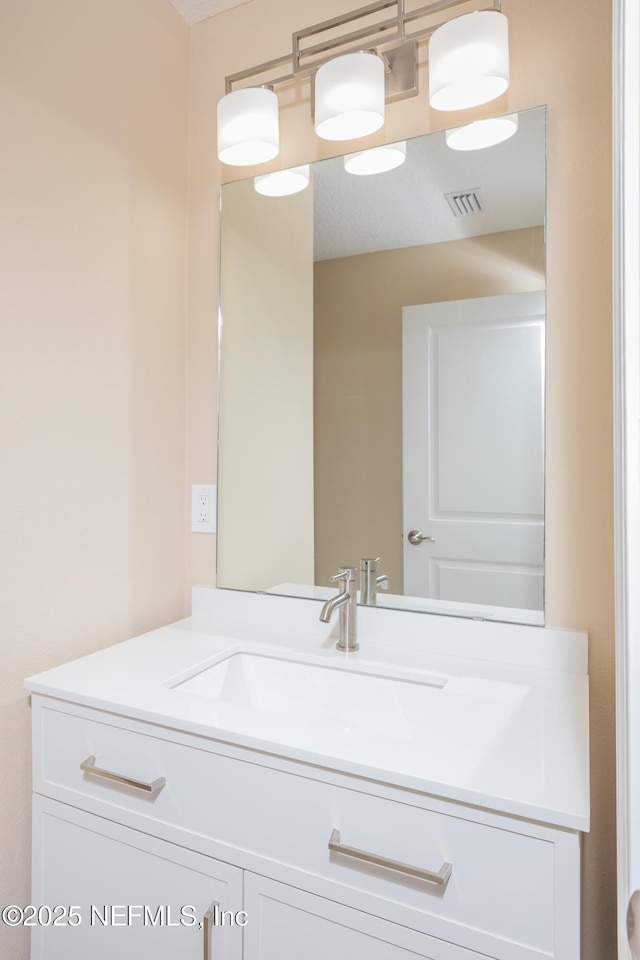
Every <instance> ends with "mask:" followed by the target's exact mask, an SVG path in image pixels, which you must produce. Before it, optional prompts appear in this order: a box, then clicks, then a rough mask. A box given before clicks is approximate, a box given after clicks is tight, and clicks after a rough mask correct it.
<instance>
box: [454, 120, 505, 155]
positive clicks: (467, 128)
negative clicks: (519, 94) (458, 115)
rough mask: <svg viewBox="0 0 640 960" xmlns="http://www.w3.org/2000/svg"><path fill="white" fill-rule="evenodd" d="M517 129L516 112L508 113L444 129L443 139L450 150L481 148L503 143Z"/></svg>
mask: <svg viewBox="0 0 640 960" xmlns="http://www.w3.org/2000/svg"><path fill="white" fill-rule="evenodd" d="M517 129H518V114H517V113H510V114H509V115H508V116H506V117H491V118H489V119H488V120H474V121H473V123H465V124H464V126H462V127H454V128H453V130H446V131H445V140H446V144H447V146H448V147H450V148H451V149H452V150H483V149H484V148H485V147H493V146H495V145H496V144H497V143H504V141H505V140H508V139H509V137H512V136H513V135H514V133H515V132H516V131H517Z"/></svg>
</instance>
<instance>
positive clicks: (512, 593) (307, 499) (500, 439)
mask: <svg viewBox="0 0 640 960" xmlns="http://www.w3.org/2000/svg"><path fill="white" fill-rule="evenodd" d="M545 130H546V127H545V108H544V107H538V108H535V109H531V110H527V111H524V112H521V113H520V114H519V115H518V128H517V131H516V133H515V134H514V135H513V136H512V137H511V138H510V139H508V140H506V141H504V142H502V143H499V144H496V145H494V146H491V147H486V148H483V149H475V150H454V149H451V147H450V146H448V144H447V138H446V135H445V132H444V131H439V132H437V133H430V134H426V135H425V136H421V137H416V138H414V139H412V140H408V141H407V142H406V159H405V160H404V162H403V163H402V164H401V165H400V166H398V167H397V168H396V169H392V170H388V171H386V172H384V173H377V174H373V175H354V174H351V173H349V172H347V170H346V168H345V160H344V158H343V157H336V158H332V159H329V160H322V161H319V162H317V163H314V164H311V168H310V180H309V184H308V186H307V187H306V188H305V189H304V190H302V191H300V192H298V193H296V194H293V195H287V196H264V195H262V194H260V193H258V192H257V191H256V189H255V183H254V179H253V178H251V179H248V180H241V181H236V182H234V183H229V184H226V185H225V186H223V188H222V226H221V234H222V236H221V295H220V299H221V303H220V324H221V331H220V346H221V349H220V371H219V373H220V381H219V474H218V541H217V542H218V557H217V571H218V572H217V584H218V586H219V587H228V588H233V589H241V590H252V591H255V590H259V591H270V592H274V593H279V594H283V595H286V596H303V597H311V598H317V599H318V600H322V599H326V597H328V596H331V595H332V594H333V593H334V592H336V588H335V587H334V586H332V584H331V581H330V578H331V576H332V575H333V574H335V573H336V572H337V571H338V568H339V567H340V566H353V567H358V568H359V569H363V570H364V571H365V573H363V574H361V583H360V599H361V601H362V602H369V603H377V605H378V606H385V607H392V608H399V609H411V610H424V611H425V612H432V613H433V612H436V613H444V614H451V615H454V616H471V617H484V618H487V619H489V618H492V619H496V620H507V621H514V622H524V623H534V624H542V623H543V622H544V613H543V610H544V358H545V349H544V343H545V189H546V183H545V155H546V149H545V139H546V135H545ZM364 561H369V563H364Z"/></svg>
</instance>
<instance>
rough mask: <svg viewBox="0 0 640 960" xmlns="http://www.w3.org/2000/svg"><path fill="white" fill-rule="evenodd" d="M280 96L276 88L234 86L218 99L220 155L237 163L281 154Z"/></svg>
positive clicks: (223, 160) (259, 160)
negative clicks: (274, 89) (275, 91)
mask: <svg viewBox="0 0 640 960" xmlns="http://www.w3.org/2000/svg"><path fill="white" fill-rule="evenodd" d="M279 149H280V133H279V125H278V98H277V96H276V95H275V93H274V92H273V90H267V89H266V88H264V87H247V88H245V89H244V90H234V91H233V92H232V93H228V94H227V95H226V97H223V98H222V100H220V102H219V103H218V158H219V159H220V160H221V161H222V163H228V164H230V165H231V166H234V167H247V166H251V165H252V164H255V163H266V162H267V160H273V158H274V157H277V156H278V151H279Z"/></svg>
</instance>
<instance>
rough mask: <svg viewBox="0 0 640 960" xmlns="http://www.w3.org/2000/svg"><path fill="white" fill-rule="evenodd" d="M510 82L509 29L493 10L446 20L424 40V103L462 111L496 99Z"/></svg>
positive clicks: (502, 17)
mask: <svg viewBox="0 0 640 960" xmlns="http://www.w3.org/2000/svg"><path fill="white" fill-rule="evenodd" d="M508 86H509V27H508V22H507V18H506V17H505V16H504V14H502V13H498V12H497V11H495V10H481V11H475V13H466V14H464V16H462V17H456V18H455V19H454V20H449V22H448V23H444V24H443V25H442V26H441V27H438V29H437V30H436V31H435V32H434V34H433V35H432V37H431V40H430V41H429V103H430V104H431V106H432V107H433V108H434V110H465V109H467V108H468V107H477V106H479V105H480V104H481V103H488V102H489V101H490V100H495V98H496V97H499V96H500V94H502V93H504V92H505V90H506V89H507V88H508Z"/></svg>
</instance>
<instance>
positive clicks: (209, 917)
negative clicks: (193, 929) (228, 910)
mask: <svg viewBox="0 0 640 960" xmlns="http://www.w3.org/2000/svg"><path fill="white" fill-rule="evenodd" d="M219 909H220V904H219V903H218V901H217V900H214V901H213V903H212V904H211V906H210V907H209V909H208V910H207V912H206V913H205V915H204V918H203V921H202V932H203V937H204V949H203V951H202V960H213V951H212V950H211V927H212V926H213V924H214V922H215V917H216V914H217V913H218V910H219Z"/></svg>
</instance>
